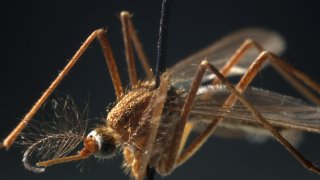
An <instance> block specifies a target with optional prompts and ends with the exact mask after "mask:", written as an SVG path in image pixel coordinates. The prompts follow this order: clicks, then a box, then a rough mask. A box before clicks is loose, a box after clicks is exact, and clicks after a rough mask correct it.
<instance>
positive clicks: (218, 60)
mask: <svg viewBox="0 0 320 180" xmlns="http://www.w3.org/2000/svg"><path fill="white" fill-rule="evenodd" d="M246 39H252V40H254V41H256V42H258V43H259V44H260V45H261V46H262V47H263V48H264V49H265V50H268V51H271V52H273V53H275V54H278V55H279V54H281V53H282V52H283V51H284V49H285V42H284V40H283V38H282V37H281V36H280V35H279V34H278V33H276V32H274V31H270V30H266V29H261V28H249V29H243V30H241V31H238V32H235V33H232V34H230V35H227V36H225V37H224V38H222V39H220V40H219V41H217V42H215V43H213V44H212V45H210V46H208V47H207V48H204V49H203V50H200V51H199V52H197V53H195V54H192V55H191V56H189V57H187V58H185V59H183V60H181V61H180V62H179V63H177V64H175V65H174V66H173V67H171V68H170V69H169V70H168V72H169V73H170V77H171V79H172V80H173V81H174V83H175V84H179V83H187V82H189V80H191V79H192V78H193V77H194V75H195V72H196V69H197V66H198V65H199V64H200V62H201V61H202V60H205V59H206V60H207V61H209V62H210V63H211V64H212V65H214V66H215V67H216V68H218V69H220V68H221V67H222V66H223V65H224V64H225V63H226V62H227V61H228V60H229V58H230V57H231V56H232V55H233V54H234V53H235V52H236V50H237V49H238V48H239V47H240V45H241V44H242V43H243V42H244V41H245V40H246ZM258 55H259V52H258V51H257V50H256V49H254V48H250V49H249V50H248V51H247V53H246V54H245V56H244V57H243V59H242V60H241V61H240V62H239V64H238V65H237V66H236V67H234V68H233V69H232V70H231V73H230V75H241V74H243V73H244V72H245V71H246V70H247V68H248V66H249V65H250V64H251V63H252V62H253V61H254V59H255V58H256V57H257V56H258ZM208 74H209V72H208ZM208 74H207V75H208ZM210 78H213V77H210V76H206V78H205V79H204V80H208V79H210Z"/></svg>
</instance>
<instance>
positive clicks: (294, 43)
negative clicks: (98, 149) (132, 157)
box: [0, 0, 320, 180]
mask: <svg viewBox="0 0 320 180" xmlns="http://www.w3.org/2000/svg"><path fill="white" fill-rule="evenodd" d="M160 9H161V1H160V0H159V1H147V0H117V1H94V0H93V1H18V0H13V1H2V2H1V11H0V14H1V15H0V19H1V28H0V29H1V42H0V43H1V46H2V48H0V51H1V63H0V64H1V65H0V69H1V70H0V78H1V85H0V86H1V89H0V92H1V101H0V114H1V120H0V122H1V123H0V137H1V138H4V137H5V136H6V135H7V134H8V133H9V132H10V131H11V130H12V128H13V127H14V126H15V125H16V124H17V123H18V122H19V120H20V118H21V117H22V116H23V115H24V114H25V113H26V112H27V111H28V110H29V108H30V107H31V106H32V105H33V103H34V102H35V101H36V100H37V99H38V98H39V97H40V95H41V93H42V92H43V91H44V90H45V89H46V88H47V87H48V85H49V83H50V82H51V81H52V80H53V79H54V78H55V77H56V75H57V74H58V72H59V70H60V69H62V68H63V67H64V65H65V64H66V62H67V60H68V59H69V58H71V56H72V55H73V54H74V52H75V51H76V50H77V49H78V48H79V47H80V45H81V43H82V42H83V41H84V40H85V39H86V38H87V36H88V35H89V34H90V33H91V32H92V31H93V30H95V29H97V28H107V29H108V32H107V35H108V37H109V39H110V42H111V45H112V48H113V52H114V54H115V57H116V60H117V63H118V66H119V69H120V72H121V75H122V79H123V81H124V83H123V84H125V85H126V86H127V87H128V78H127V70H126V64H125V60H124V47H123V39H122V36H121V27H120V20H119V13H120V12H121V10H128V11H130V12H132V13H133V21H134V24H135V26H136V28H137V31H138V33H139V34H138V35H139V37H140V38H141V41H142V42H143V45H144V49H145V51H146V53H147V55H148V57H149V59H150V61H151V64H154V62H155V57H156V42H157V38H158V37H157V34H158V26H159V17H160ZM319 19H320V14H319V10H318V6H317V5H316V2H310V1H297V0H290V1H289V0H283V1H276V0H268V1H254V0H242V1H236V0H233V1H232V0H223V1H209V0H197V1H183V0H175V1H174V4H173V7H172V13H171V17H170V22H171V24H170V25H171V26H170V34H169V39H170V40H169V50H168V67H170V66H171V65H173V64H175V63H176V62H177V61H179V59H181V58H184V57H186V56H188V55H189V54H191V53H193V52H195V51H197V50H200V49H201V48H203V47H205V46H206V45H208V44H210V43H211V42H213V41H215V40H217V39H219V38H220V37H222V36H223V35H226V34H228V33H229V32H233V31H236V30H238V29H241V28H244V27H248V26H260V27H266V28H270V29H273V30H275V31H277V32H279V33H280V34H282V35H283V37H284V38H285V39H286V42H287V50H286V52H285V53H284V54H283V55H282V57H283V58H284V59H285V60H286V61H288V62H289V63H290V64H292V65H293V66H295V67H297V68H298V69H300V70H302V71H303V72H305V73H306V74H308V75H310V77H312V78H313V79H315V80H316V81H318V82H320V76H319V75H320V71H319V65H320V58H319V56H318V53H319V47H320V45H319V42H320V35H319V32H320V27H319ZM140 70H141V68H140ZM268 71H269V70H268V69H267V70H266V71H264V72H263V73H261V74H260V75H259V78H258V79H259V80H258V83H257V84H258V85H263V86H264V87H267V88H268V89H271V90H274V91H278V92H281V93H285V94H287V95H291V96H296V97H300V96H299V94H298V93H296V92H295V91H294V90H292V88H290V87H289V86H288V85H287V84H285V82H284V81H282V80H278V79H280V78H279V76H278V75H277V74H275V73H272V72H270V73H269V72H268ZM140 77H141V78H143V73H141V74H140ZM57 90H58V91H59V92H63V93H67V94H70V95H71V96H73V97H76V98H78V99H81V101H83V102H86V101H89V102H90V104H89V109H90V113H89V116H90V118H95V117H105V116H106V114H107V113H106V110H105V109H106V107H107V106H108V105H110V104H111V103H113V102H114V100H115V94H114V89H113V87H112V83H111V80H110V78H109V74H108V72H107V70H106V65H105V61H104V59H103V56H102V53H101V49H100V47H99V45H98V43H96V42H94V43H93V44H92V45H91V46H90V48H89V49H88V51H87V52H86V53H85V55H84V56H83V57H82V58H81V61H79V63H78V64H77V65H76V66H75V68H74V69H73V70H72V71H71V73H70V75H69V76H67V78H66V79H65V80H64V81H63V82H62V84H61V85H60V86H59V87H58V89H57ZM90 128H94V126H91V127H90ZM299 149H300V150H301V152H302V153H303V154H304V155H306V156H307V157H308V158H309V159H311V160H312V161H313V162H315V163H317V164H320V156H319V149H320V136H319V135H317V134H306V135H305V139H304V142H303V143H302V144H301V146H300V148H299ZM21 160H22V150H21V149H20V148H17V147H12V148H11V149H10V151H8V152H6V151H4V150H1V151H0V176H1V179H17V178H25V179H34V180H35V179H46V180H51V179H54V180H56V179H57V178H63V179H67V178H68V179H78V180H80V179H89V178H90V179H102V178H103V179H128V178H129V177H128V175H126V174H125V173H123V169H122V168H121V162H122V156H121V154H120V153H119V154H118V156H117V157H115V158H113V159H111V160H106V161H98V160H96V159H94V158H90V160H89V161H88V163H85V165H84V167H83V166H82V165H81V166H80V167H83V171H82V172H80V169H81V168H79V167H77V165H78V164H79V163H67V164H62V165H57V166H53V167H50V168H48V169H47V171H46V172H45V173H42V174H34V173H32V172H29V171H27V170H25V168H24V167H23V165H22V163H21ZM156 179H162V178H161V177H160V176H158V175H157V177H156ZM164 179H168V180H169V179H226V180H228V179H246V180H250V179H260V180H267V179H291V180H298V179H309V180H312V179H319V176H318V175H316V174H314V173H311V172H309V171H308V170H306V169H305V168H303V167H302V166H301V165H300V164H299V163H298V162H297V161H296V160H295V159H294V158H293V156H291V155H290V154H289V153H288V152H287V151H286V150H285V149H284V148H283V147H282V146H281V145H280V144H278V143H277V142H275V141H267V142H266V143H264V144H252V143H249V142H248V141H246V140H228V139H221V138H211V139H210V141H208V142H207V143H206V144H205V145H204V147H203V148H202V149H201V150H200V151H199V152H198V153H197V154H196V155H195V156H194V157H193V158H192V159H191V160H189V161H188V162H187V163H185V164H184V165H183V166H181V167H179V168H177V169H176V170H175V171H174V172H173V173H172V175H170V176H168V177H164Z"/></svg>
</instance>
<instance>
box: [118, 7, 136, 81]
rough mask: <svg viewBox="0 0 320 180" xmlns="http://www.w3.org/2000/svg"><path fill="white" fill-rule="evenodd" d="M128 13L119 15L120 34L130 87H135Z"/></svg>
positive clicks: (124, 12)
mask: <svg viewBox="0 0 320 180" xmlns="http://www.w3.org/2000/svg"><path fill="white" fill-rule="evenodd" d="M129 16H130V15H129V13H128V12H127V11H122V12H121V14H120V19H121V25H122V34H123V41H124V46H125V50H126V60H127V65H128V73H129V79H130V83H131V86H135V85H137V83H138V78H137V72H136V65H135V63H134V55H133V48H132V44H131V39H130V30H129V18H130V17H129Z"/></svg>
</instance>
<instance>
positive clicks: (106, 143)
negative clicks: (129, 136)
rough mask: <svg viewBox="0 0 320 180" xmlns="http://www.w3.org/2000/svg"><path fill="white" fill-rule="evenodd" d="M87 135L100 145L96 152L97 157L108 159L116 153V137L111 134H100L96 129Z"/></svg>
mask: <svg viewBox="0 0 320 180" xmlns="http://www.w3.org/2000/svg"><path fill="white" fill-rule="evenodd" d="M87 137H88V138H91V139H93V140H94V141H96V142H97V144H98V146H99V150H98V151H97V152H96V153H94V156H95V157H97V158H101V159H108V158H111V157H112V156H114V155H115V153H116V144H115V140H114V138H113V137H112V136H111V135H103V134H99V133H97V131H96V130H93V131H91V132H90V133H89V134H88V136H87Z"/></svg>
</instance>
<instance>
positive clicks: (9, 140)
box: [0, 29, 123, 149]
mask: <svg viewBox="0 0 320 180" xmlns="http://www.w3.org/2000/svg"><path fill="white" fill-rule="evenodd" d="M95 38H98V40H99V41H100V43H101V46H102V50H103V53H104V55H105V57H106V61H107V64H108V68H109V72H110V75H111V78H112V81H113V85H114V88H115V90H116V95H117V98H118V99H119V98H120V97H121V96H122V94H123V87H122V85H121V80H120V76H119V73H118V69H117V66H116V65H115V60H114V57H113V54H112V51H111V47H110V44H109V41H108V39H107V37H106V36H105V34H104V30H103V29H98V30H96V31H94V32H93V33H91V35H90V36H89V37H88V38H87V39H86V41H85V42H84V43H83V44H82V46H81V47H80V48H79V50H78V51H77V52H76V53H75V55H74V56H73V57H72V58H71V60H70V61H69V62H68V64H67V65H66V66H65V67H64V68H63V70H62V71H61V72H60V73H59V75H58V76H57V77H56V79H55V80H54V81H53V82H52V83H51V84H50V86H49V87H48V88H47V89H46V91H45V92H44V93H43V94H42V96H41V97H40V98H39V99H38V101H37V102H36V103H35V104H34V105H33V107H32V108H31V109H30V111H29V112H28V113H27V114H26V115H25V116H24V117H23V119H22V120H21V121H20V123H19V124H18V125H17V126H16V127H15V129H13V130H12V131H11V133H10V134H9V135H8V136H7V137H6V138H5V139H4V141H3V143H2V144H0V148H6V149H9V148H10V147H11V145H12V144H13V143H14V141H15V140H16V139H17V137H18V136H19V134H20V133H21V131H22V130H23V129H24V128H25V127H26V125H27V124H28V123H29V122H30V120H31V118H32V117H33V116H34V115H35V113H36V112H37V111H38V110H39V108H40V107H41V106H42V105H43V103H44V102H45V101H46V100H47V99H48V97H49V96H50V95H51V93H52V92H53V91H54V90H55V89H56V87H57V86H58V85H59V84H60V82H61V81H62V80H63V78H64V77H65V76H66V75H67V74H68V73H69V71H70V70H71V69H72V67H73V66H74V65H75V63H76V62H77V61H78V60H79V58H80V57H81V55H82V54H83V53H84V52H85V51H86V49H87V48H88V46H89V45H90V44H91V42H92V41H93V40H94V39H95Z"/></svg>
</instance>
